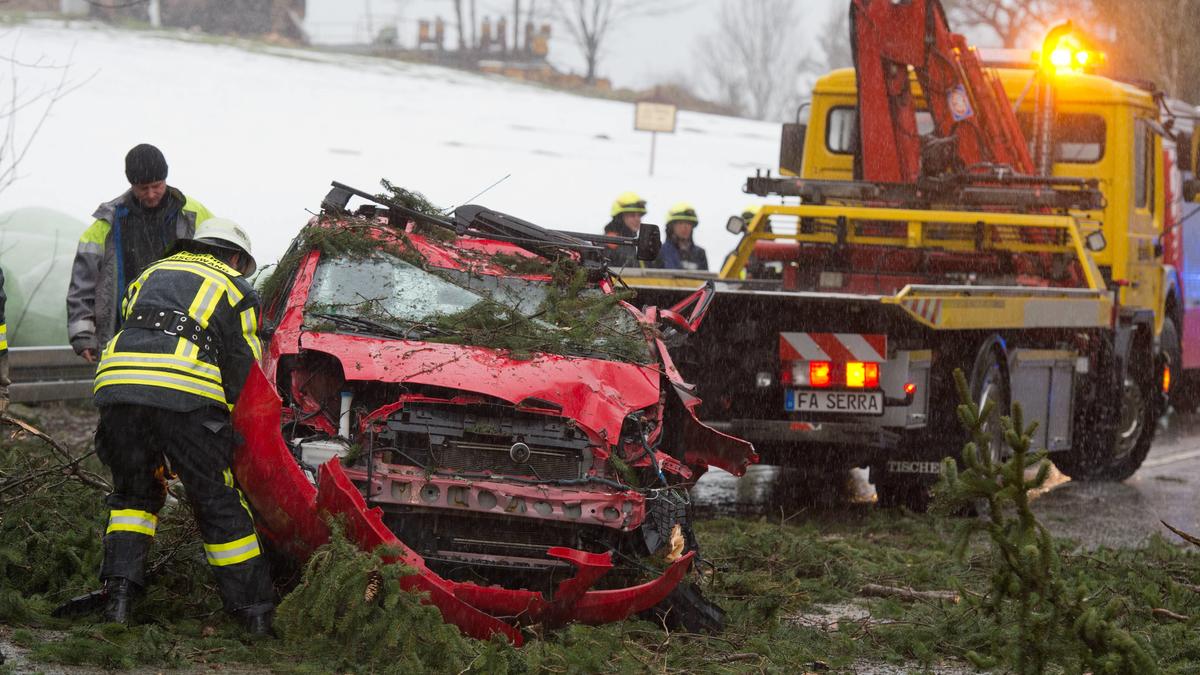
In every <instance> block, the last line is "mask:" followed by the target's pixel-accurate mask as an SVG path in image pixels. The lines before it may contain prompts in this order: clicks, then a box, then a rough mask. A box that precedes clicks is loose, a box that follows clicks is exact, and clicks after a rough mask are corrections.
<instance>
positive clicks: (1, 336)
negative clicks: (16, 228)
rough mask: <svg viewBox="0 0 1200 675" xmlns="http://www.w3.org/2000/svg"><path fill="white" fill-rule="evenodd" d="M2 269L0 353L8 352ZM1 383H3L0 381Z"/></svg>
mask: <svg viewBox="0 0 1200 675" xmlns="http://www.w3.org/2000/svg"><path fill="white" fill-rule="evenodd" d="M6 299H7V296H5V295H4V270H3V269H2V268H0V355H3V354H7V353H8V324H6V323H5V322H4V302H5V300H6ZM0 384H3V383H0Z"/></svg>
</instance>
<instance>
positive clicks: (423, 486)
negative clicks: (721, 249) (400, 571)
mask: <svg viewBox="0 0 1200 675" xmlns="http://www.w3.org/2000/svg"><path fill="white" fill-rule="evenodd" d="M367 215H368V216H374V215H375V214H374V213H373V212H368V213H367ZM344 220H347V218H345V217H335V218H329V217H327V216H323V217H319V218H317V219H314V221H313V222H311V223H310V224H309V228H326V229H327V230H333V231H334V232H335V233H340V232H341V230H339V229H338V228H343V227H346V228H349V227H350V225H347V224H346V223H345V222H343V221H344ZM351 220H352V219H351ZM382 222H383V221H382V219H379V218H373V219H372V218H360V219H357V220H353V226H354V227H357V228H359V231H365V232H368V234H369V236H370V237H372V238H374V240H377V241H378V242H379V248H380V249H381V252H380V251H375V250H372V249H373V248H374V247H372V246H368V247H365V248H366V249H367V250H366V251H365V252H364V253H361V254H358V255H357V257H351V256H347V255H345V254H344V252H343V251H340V250H339V251H338V252H330V251H329V250H328V249H321V248H320V247H319V246H311V248H310V249H309V250H306V249H304V248H303V246H302V244H304V243H307V242H308V241H310V240H306V239H304V237H305V233H308V234H309V235H311V234H312V232H313V230H310V229H308V228H306V230H305V233H302V236H301V238H299V239H298V240H297V244H296V246H299V247H300V248H298V249H297V250H296V251H295V255H294V256H293V257H292V265H293V266H292V267H291V268H289V269H286V270H282V271H283V273H284V274H286V275H287V276H285V277H284V283H283V284H281V285H277V286H275V287H274V291H273V292H272V293H271V294H269V295H268V297H267V298H266V299H265V303H264V304H265V306H266V307H267V312H266V318H267V321H269V322H270V323H272V324H273V326H272V328H273V330H270V329H269V330H270V333H271V339H270V341H269V343H268V347H267V349H266V350H265V356H264V359H263V363H262V369H261V370H260V369H258V368H256V369H255V370H254V372H253V373H252V375H251V377H250V380H249V381H248V383H247V386H246V388H245V389H244V391H243V393H242V399H241V400H240V401H239V403H238V406H237V407H236V409H235V412H234V417H235V423H236V425H237V427H238V429H239V431H240V433H241V435H242V437H243V438H244V443H243V444H242V446H241V447H240V448H239V450H238V453H237V456H236V458H235V472H236V473H237V476H238V478H239V481H240V483H241V484H242V485H243V486H244V489H245V491H246V494H247V497H248V499H249V500H250V502H251V504H252V505H253V506H254V508H255V510H256V511H257V513H258V515H259V523H260V530H261V532H262V533H263V535H264V536H265V537H266V538H267V539H269V540H270V541H271V542H272V543H274V544H275V545H276V546H278V547H279V548H280V549H281V550H282V551H284V552H286V553H288V554H290V555H292V556H295V557H297V558H300V559H304V558H306V557H307V556H308V555H310V554H311V553H312V551H314V550H315V549H316V548H317V547H318V546H320V545H321V544H322V543H324V542H325V541H327V539H328V536H329V531H328V527H327V525H326V523H325V518H327V517H328V516H330V515H339V514H340V515H341V516H343V517H344V518H346V521H347V525H346V526H347V534H348V536H350V537H351V538H352V539H353V540H354V541H355V542H356V543H357V544H358V545H359V546H360V547H362V548H363V549H364V550H372V549H373V548H375V547H376V546H379V545H381V544H387V545H389V546H391V547H394V549H395V550H397V551H399V552H400V553H399V554H398V558H397V559H399V560H401V561H403V562H404V563H406V564H407V565H409V566H411V567H412V568H413V569H414V570H416V572H415V573H414V574H413V575H410V577H406V578H405V580H404V584H405V586H406V587H408V588H412V589H416V590H421V591H425V592H427V593H428V598H427V601H428V602H429V603H431V604H433V605H435V606H436V607H438V608H439V610H441V612H442V614H443V616H444V617H445V618H446V620H447V621H450V622H452V623H454V624H455V625H457V626H459V627H460V629H462V630H463V632H464V633H466V634H468V635H471V636H474V637H479V638H486V637H488V636H490V635H493V634H496V633H500V634H503V635H505V636H506V637H507V638H508V639H509V640H511V641H513V642H515V643H518V644H519V643H520V641H521V636H520V633H519V632H518V631H517V628H516V627H517V626H519V625H527V624H532V623H540V624H542V625H546V626H556V625H561V624H563V623H567V622H570V621H582V622H587V623H602V622H607V621H615V620H621V619H624V618H626V617H628V616H631V615H633V614H635V613H638V612H642V611H645V610H647V609H649V608H651V607H653V606H655V605H656V604H658V603H660V602H661V601H663V600H664V598H666V597H667V595H668V594H670V593H671V591H672V590H673V589H674V588H675V587H676V586H677V585H678V584H679V583H680V581H681V580H682V579H683V578H684V576H685V575H686V574H687V572H688V571H689V570H690V569H691V565H692V561H693V559H694V557H695V542H694V538H693V539H687V538H688V537H691V535H690V525H689V521H688V516H687V513H688V499H687V492H686V488H687V486H688V485H690V484H691V482H692V481H693V480H694V477H696V476H698V475H699V473H700V472H702V471H703V470H704V469H705V468H706V467H707V466H708V465H710V464H711V465H713V466H718V467H721V468H723V469H725V470H728V471H731V472H733V473H736V474H739V475H740V474H741V473H742V472H744V470H745V467H746V465H747V464H749V463H752V462H754V461H756V460H757V457H756V456H755V455H754V451H753V448H752V447H751V446H750V444H749V443H746V442H744V441H740V440H738V439H734V438H732V437H729V436H726V435H724V434H720V433H719V432H716V431H714V430H712V429H709V428H708V427H705V426H704V425H703V424H701V423H700V422H699V421H698V420H697V419H696V417H695V415H694V414H693V413H692V408H694V407H695V405H696V404H697V403H698V401H699V400H698V399H696V398H695V396H694V395H692V394H691V393H690V388H689V387H688V385H687V384H686V383H684V382H683V380H682V379H681V378H679V375H678V373H677V371H675V368H674V365H673V364H672V363H671V361H670V356H669V354H668V353H667V351H666V346H665V344H664V343H663V342H662V340H660V339H659V338H658V337H657V336H658V335H659V329H658V328H657V326H656V325H655V322H656V321H657V320H658V317H657V312H656V310H654V309H653V308H647V309H646V311H640V310H637V309H635V308H633V307H632V306H630V305H628V303H625V302H623V301H620V300H619V298H620V296H618V297H617V298H614V299H610V300H605V299H604V297H605V295H608V296H611V295H612V294H613V290H612V284H611V283H609V282H608V281H607V280H605V281H604V282H603V283H601V284H598V285H597V284H595V282H589V284H588V285H581V283H582V280H583V278H584V277H583V274H584V273H583V272H582V271H580V270H582V269H583V267H582V266H581V265H580V264H579V261H580V258H579V257H578V256H574V257H568V258H566V259H565V260H566V262H565V263H563V262H562V260H563V259H560V258H556V259H555V260H554V261H553V265H554V267H553V268H552V267H551V263H550V262H548V261H547V260H545V259H543V258H541V257H539V256H537V255H534V254H532V253H530V252H529V251H526V250H525V249H523V248H521V247H519V246H515V245H513V244H512V243H505V242H504V241H493V240H490V239H487V238H482V237H464V236H461V233H462V231H461V229H460V230H459V233H458V234H459V236H457V237H449V238H446V237H445V236H439V237H437V238H435V237H432V236H423V235H422V234H420V233H419V231H418V230H417V229H416V228H415V227H414V226H413V225H412V222H409V223H408V225H407V227H401V228H395V227H392V228H391V229H389V228H388V227H385V226H384V225H382V224H381V223H382ZM389 223H390V221H389ZM320 232H321V233H324V234H328V232H326V231H325V230H321V231H320ZM535 234H536V232H535ZM536 250H538V251H539V252H544V250H545V249H542V248H537V249H536ZM418 256H419V257H418ZM286 259H287V256H285V260H286ZM514 261H515V262H514ZM539 265H540V266H542V267H541V268H539ZM522 267H524V268H530V269H532V270H533V271H532V272H528V271H523V272H520V273H518V272H517V271H516V269H518V268H522ZM564 267H565V269H566V270H567V271H568V274H566V276H563V275H562V268H564ZM542 268H545V271H542ZM596 271H597V270H595V269H593V270H592V272H589V274H592V273H594V272H596ZM600 271H602V269H601V270H600ZM331 280H332V281H331ZM372 289H373V290H372ZM602 293H603V294H602ZM355 296H357V298H362V301H361V302H360V301H358V300H356V299H355ZM368 298H371V299H368ZM481 298H482V299H481ZM501 302H503V303H506V304H505V305H504V307H503V309H504V310H505V311H507V312H509V313H508V314H505V315H504V316H506V317H511V318H512V322H511V324H501V325H500V328H502V329H506V328H507V327H508V326H509V325H513V326H517V327H518V328H514V329H513V330H514V332H518V333H519V331H520V330H521V329H522V328H523V329H524V330H528V331H532V332H533V333H534V334H535V335H537V334H544V335H543V337H544V338H545V340H546V341H547V342H548V343H549V344H551V345H557V346H558V347H557V348H559V349H562V350H563V351H562V352H561V353H559V352H556V351H546V350H542V349H534V350H532V351H531V352H530V353H521V354H517V353H515V351H512V350H510V349H509V348H504V347H499V346H497V345H496V344H491V343H489V342H488V339H485V337H486V338H490V339H497V338H496V336H495V335H494V334H491V335H485V336H484V337H478V338H477V336H476V335H475V334H474V333H467V332H466V328H462V329H461V331H459V330H458V329H459V328H460V324H458V323H449V324H448V323H447V321H446V317H447V316H459V315H461V316H464V317H469V316H471V315H470V314H469V313H470V312H474V311H478V310H480V309H481V308H482V309H486V310H492V309H493V305H494V306H497V307H498V306H500V304H501ZM555 303H558V304H557V305H556V304H555ZM510 304H511V306H509V305H510ZM696 304H697V306H698V307H699V306H701V305H706V304H707V303H704V302H698V303H696ZM561 307H566V308H567V310H566V311H567V314H566V316H567V319H566V320H567V321H570V320H571V319H570V316H572V315H571V314H570V311H574V310H576V309H578V311H579V312H585V311H586V312H591V315H590V318H591V319H592V320H595V319H596V317H601V322H600V323H596V324H594V327H593V328H591V329H588V330H576V329H575V325H574V324H570V323H567V324H563V323H556V322H559V321H562V320H563V319H562V318H561V317H562V315H563V312H562V310H561V309H559V308H561ZM589 308H590V309H589ZM679 309H680V311H682V308H679ZM556 312H557V314H556ZM606 312H607V313H606ZM702 315H703V311H702V310H700V311H696V310H693V311H692V312H691V313H690V316H688V317H686V318H684V317H681V316H678V315H677V316H676V317H673V318H672V321H673V323H675V324H676V325H679V326H682V327H684V329H685V330H686V328H687V326H688V325H690V326H694V325H697V324H698V322H699V321H700V320H701V319H702ZM608 316H611V318H604V317H608ZM555 317H558V318H555ZM505 320H507V319H505ZM611 322H616V323H611ZM463 325H466V324H463ZM487 325H492V324H487ZM487 325H485V326H484V329H483V330H484V331H485V333H486V330H487ZM667 328H668V331H669V330H670V326H667ZM693 329H694V328H693ZM539 331H540V333H539ZM622 331H624V332H622ZM448 332H449V334H448ZM496 332H503V331H496ZM622 335H625V336H635V338H636V339H635V340H634V341H633V342H632V343H629V342H628V340H629V338H628V337H624V338H622V337H621V336H622ZM613 336H615V337H613ZM499 337H500V338H504V337H506V336H504V335H501V336H499ZM622 339H624V340H626V342H624V343H622V342H620V341H621V340H622ZM477 342H483V343H484V344H478V343H477ZM638 343H640V344H641V345H642V347H640V348H636V345H637V344H638ZM505 344H507V343H505ZM536 344H541V343H536ZM630 344H633V345H634V346H635V348H633V349H632V351H631V348H630ZM522 351H523V350H522ZM668 418H670V419H671V420H672V422H671V424H672V425H674V426H677V427H678V428H668V427H667V426H666V424H665V422H666V420H667V419H668ZM351 443H353V444H354V446H355V451H354V452H353V453H352V452H351V451H350V444H351ZM692 443H695V444H696V447H685V446H687V445H689V444H692ZM681 526H682V527H683V528H685V529H684V533H685V534H682V535H681V530H680V528H681ZM684 540H687V542H688V543H687V550H683V551H680V548H681V547H682V544H679V543H678V542H681V541H684ZM654 556H665V557H664V558H662V563H663V566H662V567H661V572H660V573H658V574H657V576H656V577H655V578H652V579H650V580H648V581H645V580H644V579H645V571H646V570H647V569H648V568H647V567H646V565H645V564H643V563H639V562H637V561H636V559H637V558H639V557H654ZM639 577H640V579H639Z"/></svg>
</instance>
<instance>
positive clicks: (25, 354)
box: [8, 346, 96, 403]
mask: <svg viewBox="0 0 1200 675" xmlns="http://www.w3.org/2000/svg"><path fill="white" fill-rule="evenodd" d="M8 363H9V377H10V378H11V379H12V386H10V387H9V396H10V397H11V398H12V401H13V402H14V403H37V402H40V401H65V400H70V399H88V398H91V397H92V380H93V379H94V378H95V376H96V364H94V363H88V362H87V361H85V360H83V358H82V357H80V356H78V355H76V354H75V350H73V349H71V347H68V346H63V347H11V348H9V350H8Z"/></svg>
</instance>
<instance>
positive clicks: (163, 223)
mask: <svg viewBox="0 0 1200 675" xmlns="http://www.w3.org/2000/svg"><path fill="white" fill-rule="evenodd" d="M125 177H126V178H127V179H128V180H129V190H127V191H126V192H125V193H124V194H122V195H121V196H119V197H117V198H116V199H113V200H112V201H108V202H104V203H103V204H101V205H100V206H98V207H97V208H96V212H95V213H93V214H92V217H93V218H95V219H96V222H94V223H92V225H91V227H89V228H88V229H87V230H86V231H84V233H83V236H82V237H80V238H79V246H78V248H76V250H75V263H74V264H73V265H72V267H71V285H70V287H69V288H68V289H67V335H68V336H69V338H70V340H71V346H72V347H74V348H75V353H76V354H79V355H80V356H82V357H83V358H85V359H87V360H88V361H91V362H95V361H96V360H97V359H98V358H99V356H100V351H101V350H102V349H104V345H105V344H107V343H108V341H109V340H110V339H111V338H112V336H113V335H114V334H116V332H117V329H118V323H119V321H120V315H121V298H122V297H124V296H125V288H126V287H127V286H128V285H129V283H130V282H131V281H133V280H134V279H137V278H138V275H140V274H141V273H142V271H143V270H144V269H146V267H148V266H149V265H150V263H153V262H154V261H156V260H158V259H159V258H161V257H163V255H164V254H165V253H166V252H167V250H169V249H170V248H171V246H172V245H174V243H175V242H176V240H179V239H190V238H191V237H192V233H193V232H195V231H196V225H199V224H200V223H202V222H204V221H205V220H207V219H209V218H211V217H212V214H211V213H209V212H208V209H206V208H204V205H203V204H201V203H200V202H198V201H196V200H194V199H192V198H190V197H186V196H184V194H183V193H182V192H180V191H179V190H178V189H176V188H173V187H170V186H169V185H167V160H166V158H165V157H163V154H162V152H161V151H160V150H159V149H158V148H156V147H154V146H153V145H150V144H148V143H142V144H140V145H137V146H134V148H133V149H132V150H130V151H129V153H128V154H127V155H125Z"/></svg>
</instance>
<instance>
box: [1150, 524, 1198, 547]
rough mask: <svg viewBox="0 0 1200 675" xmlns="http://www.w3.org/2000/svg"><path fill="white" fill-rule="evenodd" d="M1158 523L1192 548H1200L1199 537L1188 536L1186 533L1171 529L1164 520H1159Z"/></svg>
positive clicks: (1174, 528)
mask: <svg viewBox="0 0 1200 675" xmlns="http://www.w3.org/2000/svg"><path fill="white" fill-rule="evenodd" d="M1158 522H1160V523H1162V524H1163V527H1165V528H1167V529H1168V530H1170V531H1172V532H1174V533H1175V534H1176V535H1178V536H1179V538H1180V539H1182V540H1184V541H1186V542H1187V543H1189V544H1192V545H1193V546H1200V537H1196V536H1193V535H1190V534H1188V533H1187V532H1184V531H1183V530H1180V529H1178V528H1176V527H1173V526H1172V525H1171V524H1170V523H1168V522H1167V521H1165V520H1160V521H1158Z"/></svg>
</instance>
